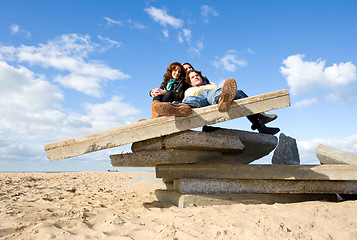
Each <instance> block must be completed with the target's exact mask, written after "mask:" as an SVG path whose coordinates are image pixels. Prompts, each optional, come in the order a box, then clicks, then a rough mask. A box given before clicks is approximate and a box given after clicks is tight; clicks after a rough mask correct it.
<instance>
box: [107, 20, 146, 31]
mask: <svg viewBox="0 0 357 240" xmlns="http://www.w3.org/2000/svg"><path fill="white" fill-rule="evenodd" d="M103 18H104V19H105V20H106V21H107V26H112V25H118V26H125V27H129V28H135V29H139V30H142V29H145V28H146V26H145V25H143V24H141V23H137V22H134V21H133V20H131V19H128V20H126V21H120V20H114V19H111V18H109V17H103Z"/></svg>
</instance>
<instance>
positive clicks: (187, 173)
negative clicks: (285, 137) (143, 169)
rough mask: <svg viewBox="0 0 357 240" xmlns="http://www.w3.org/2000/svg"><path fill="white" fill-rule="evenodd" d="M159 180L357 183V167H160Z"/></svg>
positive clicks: (222, 164) (215, 164) (225, 164)
mask: <svg viewBox="0 0 357 240" xmlns="http://www.w3.org/2000/svg"><path fill="white" fill-rule="evenodd" d="M156 177H157V178H227V179H275V180H346V181H349V180H354V181H355V180H357V166H348V165H318V166H314V165H297V166H288V165H242V164H236V163H232V162H219V161H216V162H209V163H203V162H202V163H194V164H177V165H160V166H156Z"/></svg>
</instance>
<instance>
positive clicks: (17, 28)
mask: <svg viewBox="0 0 357 240" xmlns="http://www.w3.org/2000/svg"><path fill="white" fill-rule="evenodd" d="M19 31H20V26H19V25H17V24H11V25H10V33H11V34H17V33H18V32H19Z"/></svg>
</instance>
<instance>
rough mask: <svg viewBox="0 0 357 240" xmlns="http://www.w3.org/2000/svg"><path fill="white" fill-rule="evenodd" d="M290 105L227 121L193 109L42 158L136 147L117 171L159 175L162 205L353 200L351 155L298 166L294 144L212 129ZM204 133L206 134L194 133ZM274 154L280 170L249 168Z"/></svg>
mask: <svg viewBox="0 0 357 240" xmlns="http://www.w3.org/2000/svg"><path fill="white" fill-rule="evenodd" d="M289 105H290V100H289V93H288V91H287V90H280V91H276V92H272V93H267V94H262V95H257V96H253V97H249V98H244V99H239V100H235V101H234V102H233V103H232V105H231V108H230V110H229V111H228V112H226V113H220V112H218V111H217V106H215V105H212V106H209V107H205V108H199V109H194V110H193V114H192V115H191V116H189V117H182V118H180V117H160V118H155V119H149V120H146V121H142V122H138V123H133V124H129V125H126V126H120V127H118V128H114V129H109V130H106V131H102V132H98V133H93V134H88V135H84V136H80V137H76V138H71V139H67V140H64V141H59V142H55V143H50V144H47V145H45V150H46V152H47V157H48V158H49V159H50V160H51V161H54V160H59V159H63V158H69V157H73V156H78V155H82V154H87V153H90V152H94V151H98V150H102V149H107V148H112V147H117V146H121V145H124V144H128V143H133V145H132V151H133V152H132V153H126V154H117V155H112V156H110V159H111V164H112V166H114V167H123V166H125V167H130V166H131V167H155V169H156V176H157V177H158V178H162V179H163V181H164V182H165V184H166V189H158V190H157V191H156V192H155V194H156V196H157V198H158V200H159V201H166V202H172V203H174V204H176V205H177V206H179V207H186V206H189V205H211V204H230V203H236V202H244V203H259V202H265V203H270V202H284V201H289V202H291V201H301V200H310V199H312V200H315V199H321V198H323V199H331V197H334V196H336V194H335V193H340V194H349V195H351V194H356V193H357V184H356V183H357V182H356V181H357V176H356V173H357V166H354V165H355V161H356V160H355V158H354V157H353V156H351V155H348V154H341V152H339V151H335V150H331V149H329V148H328V147H324V146H322V147H321V146H319V148H318V149H317V155H318V158H319V159H323V160H321V162H322V163H323V164H324V165H322V166H298V164H299V162H300V159H299V156H298V150H297V146H296V141H295V140H294V139H292V138H290V137H287V136H285V135H280V137H279V144H278V139H277V137H275V136H271V135H266V134H259V133H253V132H246V131H239V130H232V129H221V128H212V127H208V126H207V125H211V124H215V123H218V122H223V121H227V120H231V119H234V118H238V117H244V116H248V115H252V114H256V113H260V112H266V111H270V110H274V109H278V108H281V107H287V106H289ZM200 126H204V127H203V129H204V131H202V132H201V131H191V130H189V129H194V128H197V127H200ZM277 145H278V147H276V146H277ZM275 148H276V149H275ZM274 149H275V151H274V157H273V160H274V161H273V162H274V163H276V164H279V165H265V166H264V165H263V166H257V165H248V164H249V163H251V162H253V161H254V160H256V159H259V158H261V157H263V156H266V155H268V154H269V153H270V152H272V151H273V150H274ZM346 157H347V158H348V161H347V160H346ZM351 162H353V163H352V164H351ZM331 163H333V164H331ZM341 163H343V164H345V165H343V166H342V165H341ZM285 164H289V165H291V166H286V165H285ZM336 164H338V165H336Z"/></svg>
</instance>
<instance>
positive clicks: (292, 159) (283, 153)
mask: <svg viewBox="0 0 357 240" xmlns="http://www.w3.org/2000/svg"><path fill="white" fill-rule="evenodd" d="M272 164H284V165H299V164H300V156H299V151H298V148H297V145H296V140H295V139H294V138H292V137H288V136H285V134H284V133H281V134H280V136H279V144H278V146H277V147H276V149H275V151H274V154H273V159H272Z"/></svg>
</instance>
